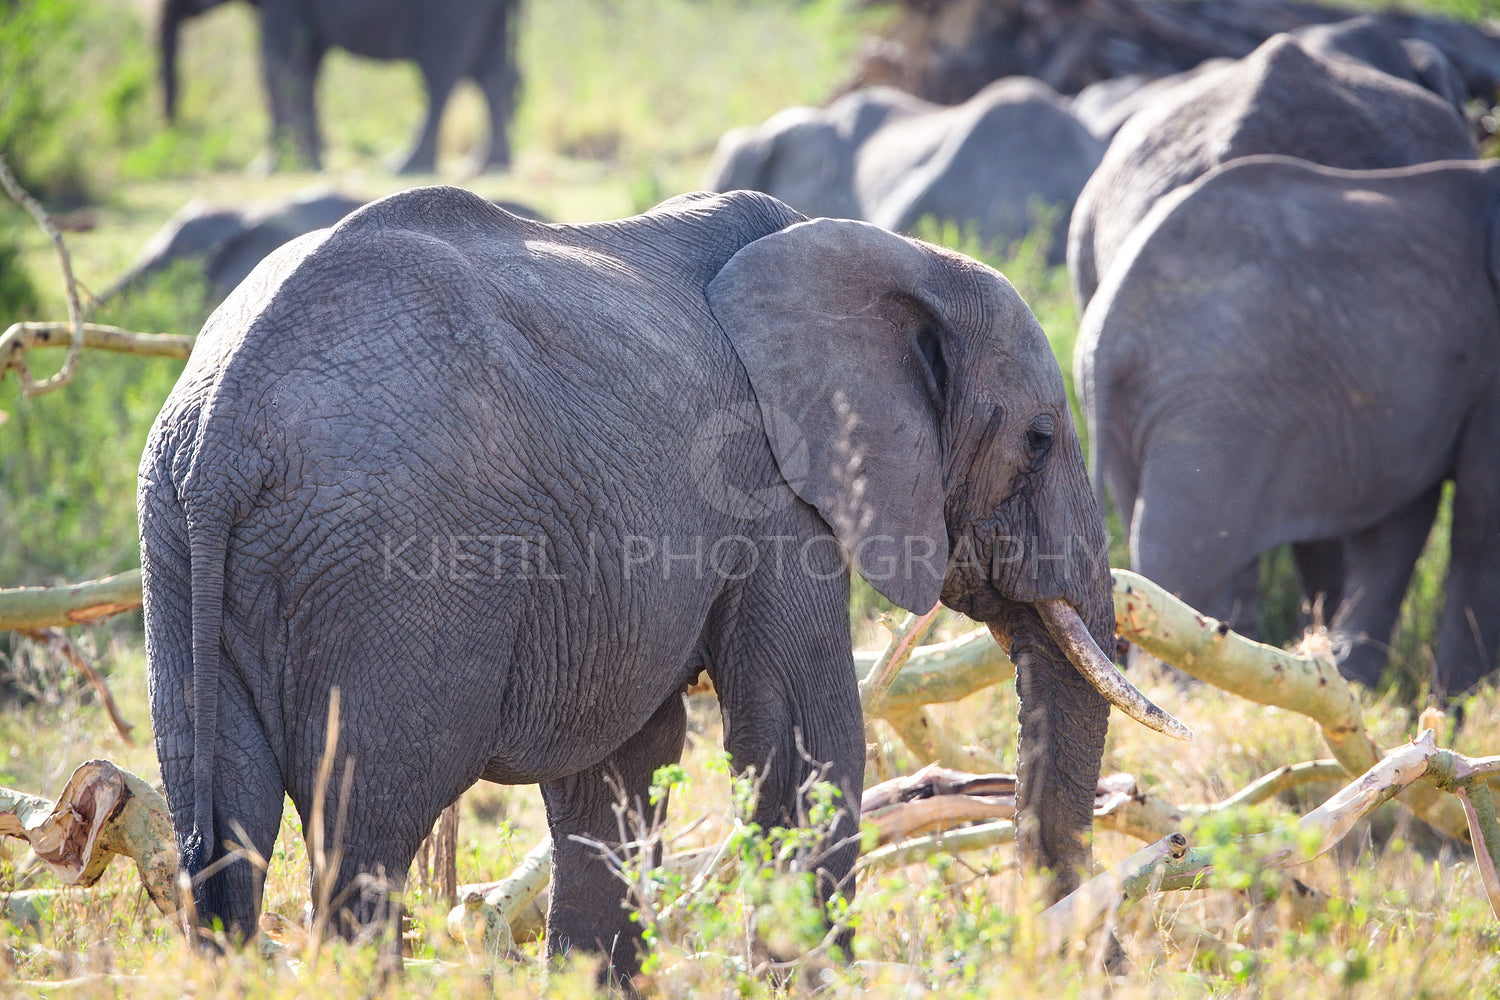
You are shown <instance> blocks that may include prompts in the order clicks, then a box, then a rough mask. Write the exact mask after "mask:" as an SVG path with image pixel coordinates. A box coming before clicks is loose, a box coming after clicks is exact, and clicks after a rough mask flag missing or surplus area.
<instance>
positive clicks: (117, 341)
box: [0, 322, 197, 395]
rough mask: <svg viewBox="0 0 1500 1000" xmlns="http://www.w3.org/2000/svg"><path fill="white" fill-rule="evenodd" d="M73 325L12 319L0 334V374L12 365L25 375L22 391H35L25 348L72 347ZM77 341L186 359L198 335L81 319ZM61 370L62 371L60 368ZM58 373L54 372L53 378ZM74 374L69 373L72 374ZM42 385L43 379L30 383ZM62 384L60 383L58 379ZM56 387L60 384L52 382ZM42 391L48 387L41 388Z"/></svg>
mask: <svg viewBox="0 0 1500 1000" xmlns="http://www.w3.org/2000/svg"><path fill="white" fill-rule="evenodd" d="M74 332H75V331H74V327H73V325H72V324H70V323H56V322H40V323H13V324H11V325H10V327H8V328H7V329H6V331H5V332H4V333H3V334H0V376H3V375H4V374H5V373H6V372H7V371H10V370H11V369H12V368H14V369H16V371H17V373H18V374H20V375H21V378H22V383H21V385H22V391H24V392H26V393H27V395H36V394H37V393H36V392H31V391H28V390H26V385H27V384H28V383H27V382H26V380H27V379H29V378H30V377H31V376H30V375H29V374H28V373H27V369H26V360H25V359H26V352H27V351H34V350H39V349H41V348H46V347H67V348H69V350H70V351H71V350H72V347H73V344H74V342H75V341H74ZM77 337H78V340H77V342H78V343H79V344H80V345H81V347H86V348H89V349H90V350H96V351H113V352H115V353H116V354H134V355H136V356H137V357H142V358H177V359H185V358H187V357H188V356H189V355H190V354H192V353H193V344H194V343H195V342H196V341H197V338H196V337H193V336H189V335H186V334H177V333H136V332H134V331H131V330H122V329H121V328H120V327H118V326H106V325H104V324H102V323H80V324H78V327H77ZM58 374H61V372H59V373H58ZM56 377H57V376H56V375H54V376H53V378H56ZM71 377H72V376H71V375H70V376H69V378H71ZM31 384H33V385H41V384H42V383H31ZM58 384H59V385H61V383H58ZM52 388H57V386H52ZM38 391H39V392H46V391H49V390H47V389H39V390H38Z"/></svg>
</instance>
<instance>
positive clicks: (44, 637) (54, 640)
mask: <svg viewBox="0 0 1500 1000" xmlns="http://www.w3.org/2000/svg"><path fill="white" fill-rule="evenodd" d="M21 634H22V635H24V636H26V638H28V639H31V640H33V641H34V642H42V643H46V644H47V648H48V649H50V650H52V654H53V655H54V656H60V657H62V658H63V659H65V660H67V661H68V662H69V663H70V664H72V665H73V669H74V670H77V671H78V672H79V673H81V674H83V676H84V677H86V678H88V682H89V683H90V684H91V685H93V688H94V693H95V694H97V695H98V696H99V700H100V701H101V702H103V703H104V710H105V711H106V712H108V713H109V720H110V721H111V722H113V723H114V726H115V732H117V733H119V734H120V739H122V740H124V741H125V745H126V746H128V747H133V746H135V740H133V739H131V738H130V731H131V730H132V729H134V728H135V727H134V726H132V725H131V724H130V723H128V722H126V721H125V717H124V716H122V715H121V714H120V708H119V706H118V705H116V704H115V696H114V694H113V693H111V692H110V690H109V683H108V682H107V681H105V679H104V675H103V674H101V673H100V672H99V671H98V670H97V669H96V668H95V667H94V665H93V664H92V663H90V662H89V661H88V659H87V658H86V657H85V656H84V655H83V654H82V653H80V652H79V651H78V647H77V646H75V645H73V640H72V639H69V638H68V637H67V635H66V634H65V633H63V632H60V631H58V630H57V629H55V628H39V629H22V630H21Z"/></svg>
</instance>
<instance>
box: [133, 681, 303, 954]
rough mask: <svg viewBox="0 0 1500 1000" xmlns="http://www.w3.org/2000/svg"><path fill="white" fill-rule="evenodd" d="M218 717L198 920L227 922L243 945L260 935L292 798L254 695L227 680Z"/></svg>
mask: <svg viewBox="0 0 1500 1000" xmlns="http://www.w3.org/2000/svg"><path fill="white" fill-rule="evenodd" d="M219 719H220V726H219V734H218V740H217V747H216V748H215V756H216V758H217V765H218V766H217V768H216V771H217V773H216V776H215V780H214V841H215V843H214V846H213V850H212V852H211V853H210V854H209V858H208V865H207V866H206V867H205V869H204V873H203V874H202V875H201V876H199V879H200V880H201V884H200V885H199V886H197V887H195V892H194V897H195V899H196V901H197V905H198V918H199V921H200V923H202V924H203V925H204V926H207V927H210V928H212V927H213V925H214V924H216V923H221V924H222V926H223V929H224V931H225V933H226V934H227V935H228V936H229V939H230V941H231V943H241V942H243V941H246V940H248V939H250V938H251V937H254V936H255V932H256V929H257V926H258V923H259V918H260V907H261V893H262V890H263V887H264V883H265V877H266V860H267V859H269V858H270V857H271V853H272V851H273V850H274V848H275V847H276V834H277V832H278V831H279V830H280V828H281V806H282V803H283V801H284V800H285V798H286V795H285V793H284V792H283V791H282V786H281V772H280V771H279V770H278V769H277V766H276V759H275V758H274V757H273V756H272V753H271V747H270V744H269V743H268V742H267V741H266V735H265V733H263V732H262V731H261V729H260V727H259V725H257V722H256V719H257V716H256V715H255V712H254V710H253V709H252V708H251V706H250V699H249V696H248V694H247V693H246V692H245V690H244V688H243V687H242V686H240V685H239V684H238V683H237V682H235V681H234V680H233V679H231V678H230V677H228V676H226V677H225V678H224V680H223V683H222V684H221V685H220V688H219ZM163 770H164V771H165V768H163Z"/></svg>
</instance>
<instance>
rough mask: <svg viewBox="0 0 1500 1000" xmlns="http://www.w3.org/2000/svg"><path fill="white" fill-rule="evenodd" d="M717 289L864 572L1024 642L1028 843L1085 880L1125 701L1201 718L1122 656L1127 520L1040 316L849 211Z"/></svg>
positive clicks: (1159, 719)
mask: <svg viewBox="0 0 1500 1000" xmlns="http://www.w3.org/2000/svg"><path fill="white" fill-rule="evenodd" d="M708 292H709V302H710V305H711V307H712V309H713V312H714V315H715V317H716V318H717V319H718V320H719V322H720V324H721V326H722V327H723V328H724V330H725V331H726V332H727V334H728V335H729V337H730V339H731V341H732V342H733V344H734V346H735V349H736V351H737V352H738V354H739V356H740V358H741V360H742V361H743V362H744V365H745V368H746V370H747V371H748V372H749V376H750V381H751V383H752V385H753V386H754V389H755V394H756V397H757V399H758V401H759V405H760V407H761V411H762V415H763V417H764V418H765V424H766V427H767V432H768V434H769V436H770V439H771V445H772V450H773V451H774V452H775V453H776V457H777V462H778V463H779V465H780V467H781V471H782V473H783V475H784V476H785V477H786V479H787V481H788V483H789V484H790V486H791V488H792V489H793V490H794V491H795V492H796V493H797V494H798V496H800V497H801V498H802V499H803V500H805V501H806V502H807V503H809V504H811V505H812V506H813V507H814V508H816V509H817V510H818V512H819V513H820V514H821V515H822V517H823V518H824V520H826V521H827V523H828V524H829V526H830V527H831V528H832V530H833V532H834V534H835V535H837V537H838V538H839V540H840V541H841V542H842V543H843V546H844V548H845V549H846V551H847V552H848V553H849V554H850V558H851V562H852V564H853V565H854V567H855V568H856V569H857V570H858V571H859V572H860V573H861V574H862V575H863V576H864V577H865V578H866V579H868V580H869V581H870V582H871V584H873V585H874V586H875V588H876V589H877V590H879V591H880V592H881V593H882V594H884V595H885V596H886V597H888V598H889V599H890V600H892V601H893V602H895V603H896V604H898V605H900V606H902V607H904V608H908V609H910V610H913V611H926V610H928V609H929V608H931V607H932V605H933V604H934V603H936V602H937V601H938V599H939V597H941V599H942V601H943V603H945V604H947V605H949V606H950V607H952V608H955V609H956V610H958V611H961V612H964V613H965V614H968V615H970V616H972V617H974V618H976V619H978V620H980V621H983V622H985V623H987V624H988V625H989V626H990V628H991V630H992V631H993V632H994V633H995V635H996V637H997V639H998V640H999V641H1000V642H1001V644H1002V645H1004V646H1006V647H1007V648H1008V650H1009V652H1010V654H1011V656H1012V658H1013V659H1014V660H1015V662H1016V666H1017V687H1018V691H1019V693H1020V697H1021V737H1020V738H1021V750H1020V776H1021V787H1020V792H1019V806H1020V814H1021V817H1022V819H1021V830H1020V834H1021V836H1020V843H1021V847H1022V850H1023V852H1024V855H1025V857H1026V858H1027V859H1028V861H1029V862H1031V863H1032V864H1036V865H1041V866H1044V867H1047V868H1050V869H1051V870H1052V871H1053V872H1054V873H1055V875H1056V877H1057V882H1056V883H1055V886H1054V888H1055V890H1056V891H1058V892H1061V891H1064V890H1067V889H1070V888H1071V887H1072V886H1073V885H1075V884H1076V880H1077V876H1078V872H1079V871H1080V870H1082V869H1083V868H1084V866H1085V865H1086V864H1087V862H1088V859H1089V847H1088V835H1089V831H1090V829H1091V823H1092V809H1093V801H1094V792H1095V784H1096V782H1097V779H1098V772H1099V762H1100V757H1101V754H1102V752H1103V747H1104V737H1105V731H1106V728H1107V720H1108V713H1109V704H1110V702H1109V701H1107V700H1106V697H1108V698H1109V699H1110V700H1112V701H1114V702H1115V703H1116V704H1118V705H1120V706H1121V707H1122V708H1123V709H1125V710H1126V711H1127V712H1129V713H1130V714H1132V715H1133V716H1135V717H1136V718H1140V719H1142V720H1143V721H1148V722H1151V723H1153V724H1154V725H1155V726H1156V728H1160V729H1169V730H1170V729H1174V727H1175V729H1176V730H1177V731H1178V732H1177V734H1178V735H1182V734H1185V733H1186V730H1184V729H1182V727H1181V726H1180V724H1178V723H1176V722H1175V720H1171V719H1170V717H1168V716H1166V715H1165V714H1164V713H1162V712H1161V710H1160V709H1157V708H1156V707H1155V706H1154V705H1151V703H1150V702H1149V701H1147V700H1146V699H1145V698H1144V696H1142V695H1141V694H1140V693H1139V692H1138V691H1136V690H1135V689H1134V688H1133V687H1132V686H1130V684H1129V683H1128V682H1127V681H1125V680H1124V677H1123V675H1121V674H1120V673H1119V672H1118V671H1117V670H1115V669H1114V667H1113V664H1112V662H1111V657H1109V656H1108V655H1106V654H1105V653H1103V652H1101V649H1104V650H1107V649H1112V648H1113V643H1114V614H1113V602H1112V597H1111V593H1112V589H1111V582H1110V576H1109V566H1108V562H1107V559H1106V555H1105V548H1106V539H1105V530H1104V526H1103V522H1102V521H1101V518H1100V514H1099V510H1098V507H1097V504H1096V501H1095V497H1094V492H1093V490H1092V488H1091V487H1090V484H1089V478H1088V475H1087V472H1086V470H1085V467H1084V461H1083V455H1082V451H1081V449H1080V447H1079V443H1078V438H1077V434H1076V432H1075V429H1074V426H1073V421H1072V419H1071V416H1070V412H1069V409H1068V402H1067V398H1066V395H1065V393H1064V388H1063V381H1062V377H1061V375H1060V373H1059V371H1058V366H1057V361H1056V358H1055V357H1054V356H1053V354H1052V350H1051V348H1050V346H1049V345H1048V343H1047V339H1046V337H1045V335H1044V334H1043V333H1042V330H1041V327H1040V325H1039V324H1038V323H1037V321H1036V319H1035V318H1034V317H1033V316H1032V314H1031V311H1030V310H1029V309H1028V308H1027V307H1026V304H1025V303H1024V302H1023V301H1022V300H1021V297H1020V296H1019V295H1018V294H1017V293H1016V291H1015V289H1014V288H1012V287H1011V285H1010V283H1009V282H1008V281H1006V280H1005V278H1004V277H1002V276H1001V275H1000V274H998V273H996V272H995V271H993V270H991V269H990V268H988V267H985V266H984V265H982V264H979V263H977V262H975V261H972V260H969V259H968V258H965V257H962V256H960V255H958V254H953V253H950V252H947V251H945V250H942V249H940V248H937V247H933V246H930V245H927V244H924V243H921V242H918V241H916V240H911V239H907V238H905V237H901V236H896V235H894V234H892V233H889V232H886V231H884V230H881V229H878V228H876V227H874V226H870V225H867V224H864V223H858V222H844V221H834V220H828V219H818V220H814V221H811V222H805V223H800V224H798V225H794V226H791V227H789V228H787V229H784V230H781V231H780V232H777V233H773V234H771V235H769V236H765V237H763V238H761V239H759V240H757V241H756V242H754V243H752V244H750V245H749V246H747V247H745V248H744V249H743V250H741V251H740V252H739V253H738V254H736V255H735V256H734V258H733V259H731V260H730V261H729V263H728V264H726V265H725V266H724V268H723V269H722V270H721V271H720V272H719V274H718V276H717V277H716V278H715V279H714V281H713V282H712V283H711V284H710V285H709V290H708ZM1085 676H1087V678H1088V679H1085Z"/></svg>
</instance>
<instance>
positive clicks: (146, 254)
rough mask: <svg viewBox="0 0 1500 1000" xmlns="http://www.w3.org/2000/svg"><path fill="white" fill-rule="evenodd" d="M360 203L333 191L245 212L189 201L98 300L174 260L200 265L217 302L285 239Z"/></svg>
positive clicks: (317, 226) (330, 221)
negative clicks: (195, 261)
mask: <svg viewBox="0 0 1500 1000" xmlns="http://www.w3.org/2000/svg"><path fill="white" fill-rule="evenodd" d="M363 204H364V201H363V200H361V199H358V198H351V197H349V196H348V195H344V194H339V193H337V192H329V191H317V192H304V193H302V194H300V195H298V196H297V197H295V198H293V199H291V200H290V201H276V202H268V203H265V204H260V205H252V206H250V207H248V208H226V207H222V206H213V205H209V204H208V203H206V202H204V201H202V200H200V199H196V198H195V199H193V200H192V201H190V202H188V203H187V204H186V205H184V206H183V207H182V208H181V209H180V210H179V211H178V212H177V213H176V214H175V215H173V216H172V217H171V218H170V219H168V220H167V222H166V224H165V225H163V226H162V228H161V229H160V230H158V231H157V233H156V235H155V236H153V237H151V239H150V240H149V241H148V242H147V243H146V245H145V246H144V247H142V248H141V252H140V255H139V256H138V257H137V258H136V261H135V263H134V264H132V265H131V266H130V269H129V270H128V271H126V272H125V274H123V275H121V276H120V278H119V279H118V280H116V281H115V283H114V284H113V285H111V286H110V287H109V288H108V289H107V290H106V291H105V292H104V293H103V294H101V295H100V296H99V297H100V299H109V298H111V297H113V296H115V295H118V294H120V293H121V292H124V291H128V290H129V289H131V288H134V287H137V286H138V285H139V284H140V283H141V282H143V281H145V280H146V279H148V278H150V277H151V276H153V275H155V274H159V273H161V271H163V270H165V269H166V268H167V267H168V266H169V265H171V264H172V263H173V262H175V261H179V260H197V261H201V262H202V264H203V272H204V275H205V277H207V279H208V285H209V295H210V297H211V298H212V300H213V301H214V302H218V301H220V300H222V299H223V298H224V297H225V296H226V295H228V294H229V293H230V292H231V291H232V290H233V289H234V287H235V286H236V285H238V284H239V283H240V282H241V281H244V280H245V276H246V275H248V274H249V273H250V272H251V271H252V270H253V269H254V268H255V265H256V264H259V263H260V262H261V260H262V259H264V258H265V257H266V255H267V254H269V253H270V252H271V251H272V250H275V249H276V248H277V247H279V246H281V245H282V244H283V243H286V242H287V241H289V240H292V239H295V238H296V237H298V236H301V235H302V234H303V233H310V232H312V231H313V230H314V229H322V228H323V227H325V226H331V225H333V224H334V223H335V222H338V221H339V220H340V219H342V218H343V217H344V216H346V215H348V214H349V213H350V212H352V211H354V210H355V209H356V208H358V207H359V206H361V205H363Z"/></svg>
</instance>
